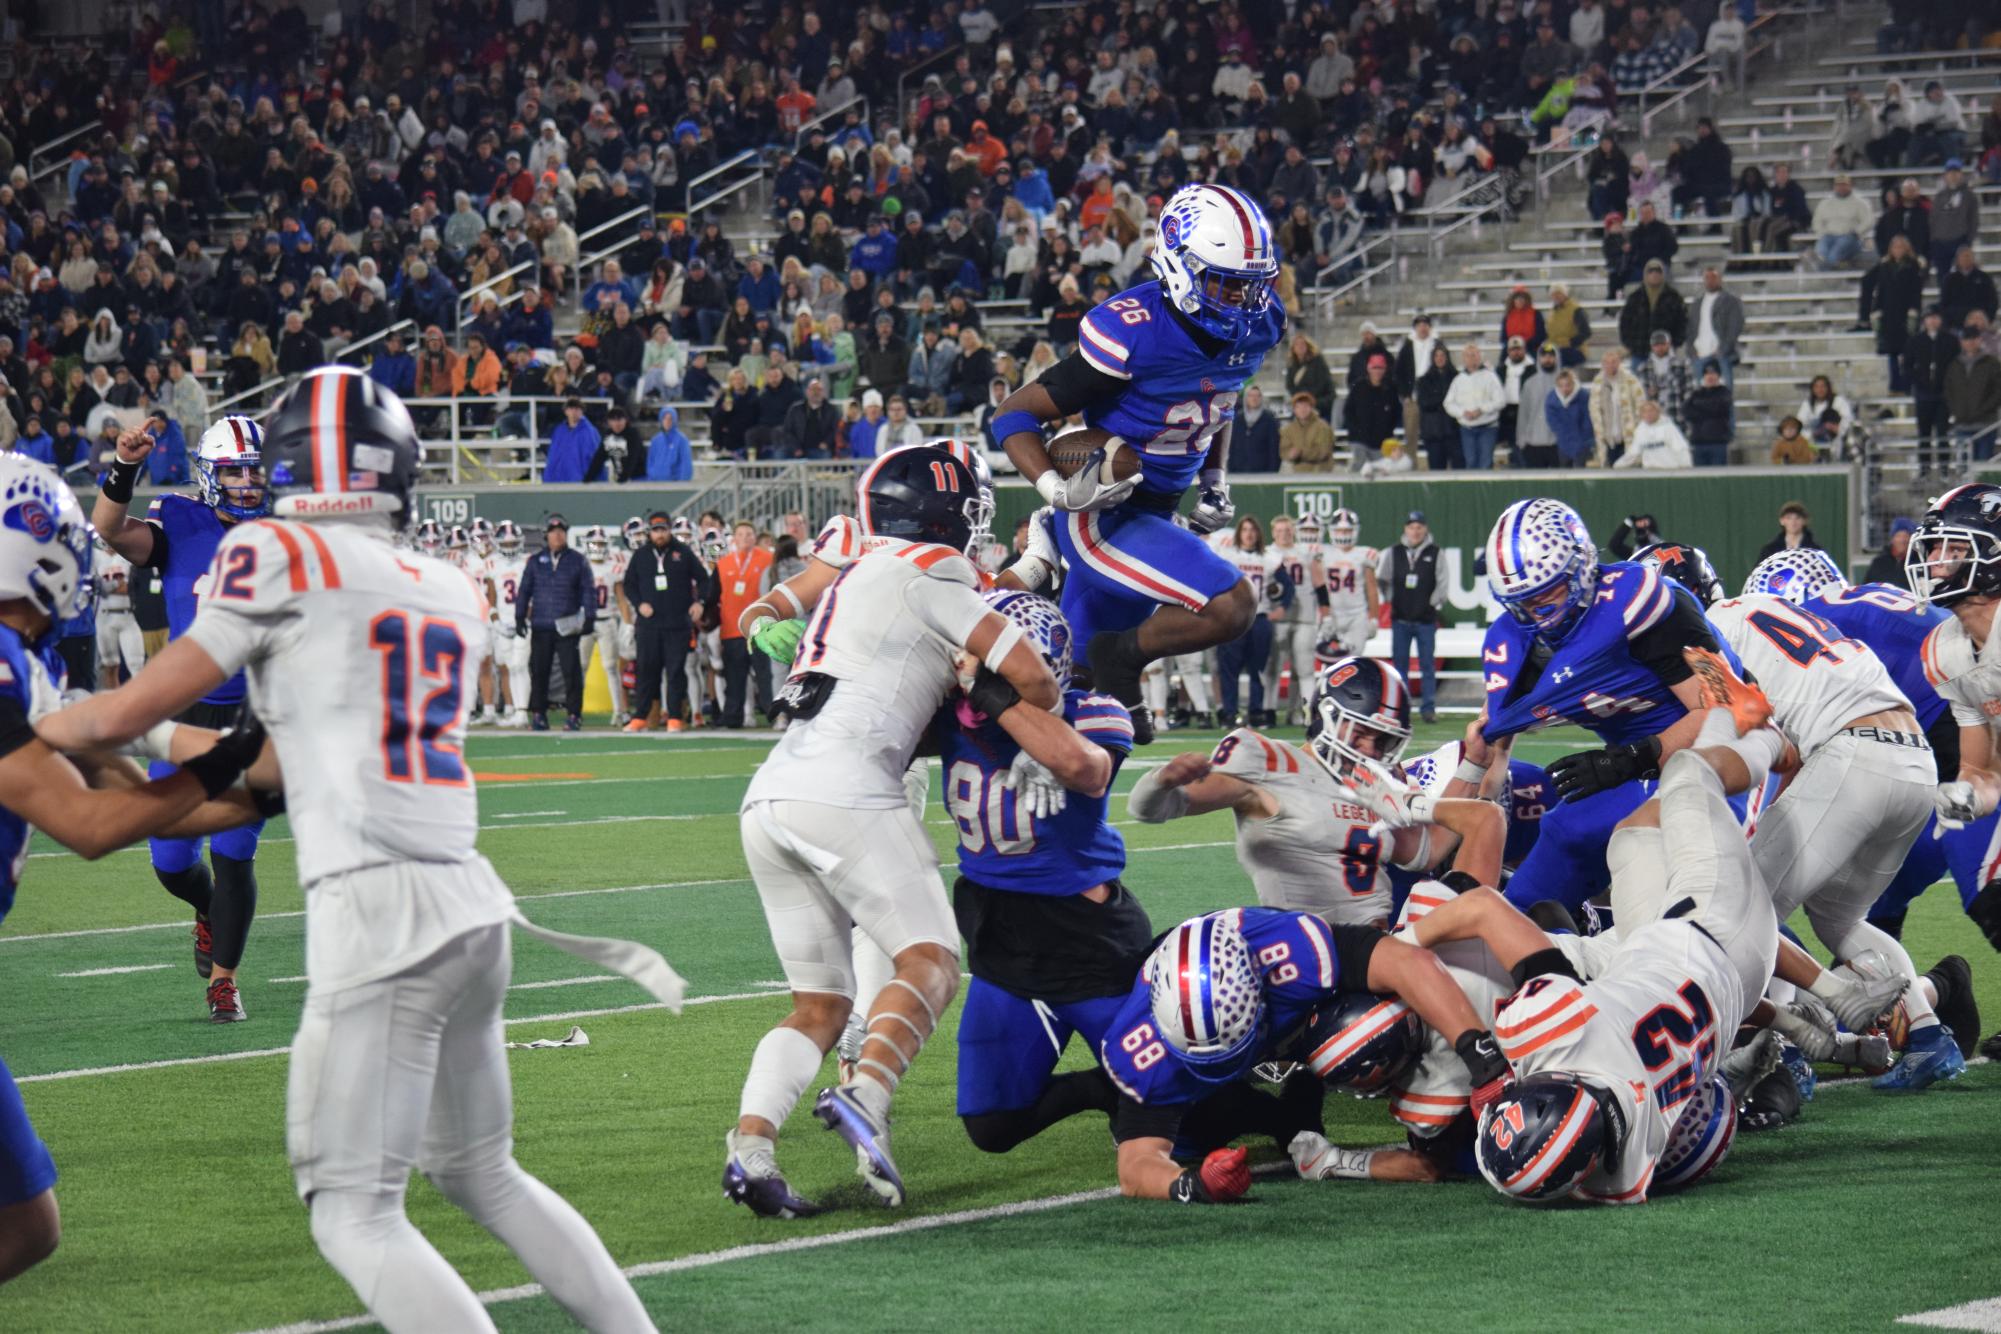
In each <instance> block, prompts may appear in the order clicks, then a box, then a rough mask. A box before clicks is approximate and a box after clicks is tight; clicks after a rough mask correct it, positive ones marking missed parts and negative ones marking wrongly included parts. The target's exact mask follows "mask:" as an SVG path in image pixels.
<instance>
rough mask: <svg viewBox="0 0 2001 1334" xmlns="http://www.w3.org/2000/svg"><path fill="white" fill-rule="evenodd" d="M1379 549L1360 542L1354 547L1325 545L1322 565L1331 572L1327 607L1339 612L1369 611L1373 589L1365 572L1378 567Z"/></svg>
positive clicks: (1331, 610)
mask: <svg viewBox="0 0 2001 1334" xmlns="http://www.w3.org/2000/svg"><path fill="white" fill-rule="evenodd" d="M1376 559H1377V555H1376V549H1375V548H1374V547H1365V546H1363V545H1362V544H1361V543H1359V542H1357V543H1356V544H1355V545H1354V546H1352V547H1347V548H1342V547H1323V548H1322V549H1321V551H1320V565H1321V568H1322V569H1324V570H1325V571H1326V572H1327V609H1328V610H1329V611H1330V612H1333V613H1334V614H1336V615H1339V614H1340V613H1342V612H1345V611H1355V610H1367V608H1368V605H1369V590H1368V588H1367V586H1366V584H1365V583H1364V581H1363V573H1362V572H1363V571H1364V570H1373V569H1375V568H1376Z"/></svg>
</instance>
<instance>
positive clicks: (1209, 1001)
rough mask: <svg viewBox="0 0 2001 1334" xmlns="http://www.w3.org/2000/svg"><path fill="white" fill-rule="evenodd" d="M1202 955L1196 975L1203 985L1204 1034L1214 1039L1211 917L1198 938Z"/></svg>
mask: <svg viewBox="0 0 2001 1334" xmlns="http://www.w3.org/2000/svg"><path fill="white" fill-rule="evenodd" d="M1196 944H1197V946H1198V947H1199V948H1200V950H1201V953H1200V954H1198V955H1197V956H1196V957H1197V958H1198V959H1199V960H1200V963H1201V967H1200V968H1199V970H1198V971H1197V973H1196V977H1197V979H1198V980H1199V981H1200V982H1201V985H1202V1032H1203V1034H1204V1035H1205V1036H1207V1037H1209V1038H1211V1039H1214V1037H1215V1036H1216V1030H1217V1024H1216V977H1215V966H1216V948H1215V946H1216V919H1215V918H1213V917H1211V918H1209V919H1208V920H1207V921H1205V922H1203V923H1202V931H1201V933H1200V934H1199V935H1198V936H1197V937H1196Z"/></svg>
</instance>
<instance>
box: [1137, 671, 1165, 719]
mask: <svg viewBox="0 0 2001 1334" xmlns="http://www.w3.org/2000/svg"><path fill="white" fill-rule="evenodd" d="M1139 693H1140V698H1141V699H1143V700H1144V701H1145V702H1146V707H1147V708H1148V709H1150V710H1152V711H1153V716H1154V717H1156V718H1164V717H1166V716H1167V672H1166V671H1165V670H1163V669H1162V668H1161V667H1160V666H1159V665H1158V664H1156V665H1155V666H1153V667H1152V668H1149V669H1148V671H1147V673H1146V675H1144V676H1142V677H1140V679H1139Z"/></svg>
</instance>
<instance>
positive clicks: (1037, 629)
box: [984, 588, 1071, 686]
mask: <svg viewBox="0 0 2001 1334" xmlns="http://www.w3.org/2000/svg"><path fill="white" fill-rule="evenodd" d="M984 596H985V598H986V603H987V605H988V606H989V607H992V608H993V609H994V610H995V611H997V612H999V613H1000V614H1001V615H1003V616H1005V617H1007V618H1008V619H1009V620H1010V621H1013V622H1014V623H1015V624H1016V625H1018V626H1020V627H1021V631H1022V633H1023V634H1024V635H1026V636H1027V637H1028V642H1029V643H1031V644H1033V645H1035V651H1036V652H1037V653H1039V654H1041V655H1042V661H1043V664H1044V665H1045V666H1047V667H1048V668H1049V674H1050V675H1051V676H1053V677H1055V678H1056V683H1057V684H1058V685H1064V686H1067V685H1068V684H1069V682H1070V648H1071V645H1070V623H1069V622H1068V621H1066V620H1064V619H1063V612H1062V611H1061V610H1060V609H1059V608H1058V607H1057V605H1056V604H1055V603H1054V602H1051V601H1050V600H1049V599H1048V598H1045V597H1040V596H1038V595H1036V594H1034V593H1024V592H1022V591H1021V590H1020V589H1017V588H997V589H995V590H993V591H992V592H990V593H987V594H985V595H984Z"/></svg>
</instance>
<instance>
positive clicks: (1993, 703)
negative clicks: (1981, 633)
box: [1921, 616, 2001, 728]
mask: <svg viewBox="0 0 2001 1334" xmlns="http://www.w3.org/2000/svg"><path fill="white" fill-rule="evenodd" d="M1921 656H1922V659H1923V662H1924V667H1925V679H1926V680H1927V681H1930V682H1931V683H1932V687H1933V689H1935V690H1937V691H1938V693H1939V694H1940V696H1942V697H1943V698H1944V700H1945V702H1946V703H1947V704H1950V705H1951V706H1952V720H1953V721H1954V722H1956V723H1958V724H1959V725H1960V726H1961V727H1988V728H1992V727H1993V726H1994V725H1995V721H1996V720H1997V719H2001V635H1997V634H1990V635H1988V636H1987V642H1986V643H1985V644H1982V645H1981V646H1980V648H1979V649H1978V650H1976V649H1975V648H1974V647H1973V638H1972V636H1970V635H1968V634H1967V633H1966V627H1965V626H1963V625H1961V624H1960V623H1959V618H1958V617H1956V616H1955V617H1953V618H1951V619H1950V620H1946V621H1941V622H1940V623H1939V624H1938V625H1937V626H1936V627H1935V628H1934V629H1933V630H1932V632H1931V633H1930V634H1929V635H1927V636H1926V637H1925V644H1924V649H1923V652H1922V655H1921Z"/></svg>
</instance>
